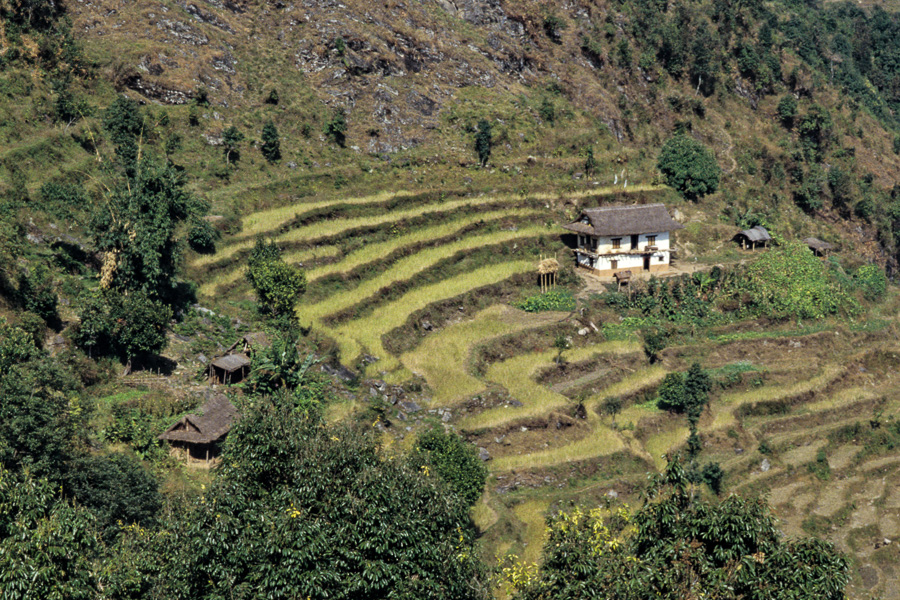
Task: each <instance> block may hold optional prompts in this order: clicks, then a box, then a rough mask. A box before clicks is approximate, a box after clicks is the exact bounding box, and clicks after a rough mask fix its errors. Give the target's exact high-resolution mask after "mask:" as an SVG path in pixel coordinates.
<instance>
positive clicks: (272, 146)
mask: <svg viewBox="0 0 900 600" xmlns="http://www.w3.org/2000/svg"><path fill="white" fill-rule="evenodd" d="M262 142H263V144H262V146H260V148H259V150H260V152H262V155H263V156H264V157H265V158H266V160H267V161H269V162H270V163H274V162H275V161H277V160H278V159H280V158H281V141H280V139H279V137H278V129H277V128H276V127H275V124H274V123H272V121H268V122H266V124H265V125H264V126H263V130H262Z"/></svg>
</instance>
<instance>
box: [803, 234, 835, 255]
mask: <svg viewBox="0 0 900 600" xmlns="http://www.w3.org/2000/svg"><path fill="white" fill-rule="evenodd" d="M803 243H804V244H806V245H807V246H808V247H809V249H810V250H814V251H816V252H824V251H826V250H834V244H829V243H828V242H823V241H822V240H820V239H819V238H814V237H808V238H806V239H805V240H803Z"/></svg>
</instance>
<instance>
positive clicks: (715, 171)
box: [657, 134, 721, 200]
mask: <svg viewBox="0 0 900 600" xmlns="http://www.w3.org/2000/svg"><path fill="white" fill-rule="evenodd" d="M657 167H658V168H659V170H660V171H661V172H662V174H663V175H664V176H665V178H666V183H667V184H668V185H670V186H672V187H673V188H675V189H676V190H678V191H679V192H680V193H681V195H682V196H684V197H685V198H688V199H690V200H697V199H698V198H701V197H702V196H705V195H707V194H711V193H713V192H715V191H716V190H717V189H718V187H719V175H720V173H721V169H720V168H719V165H718V164H716V159H715V157H714V156H713V154H712V152H710V150H709V149H708V148H707V147H706V146H704V145H703V144H701V143H700V142H698V141H697V140H695V139H693V138H691V137H688V136H687V135H684V134H679V135H676V136H674V137H671V138H669V139H668V140H667V141H666V143H665V144H663V147H662V149H661V150H660V152H659V161H658V162H657Z"/></svg>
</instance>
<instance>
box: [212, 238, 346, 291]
mask: <svg viewBox="0 0 900 600" xmlns="http://www.w3.org/2000/svg"><path fill="white" fill-rule="evenodd" d="M339 253H340V248H338V247H337V246H318V247H316V248H311V249H305V250H298V251H294V252H285V253H284V259H285V260H286V261H287V262H289V263H301V262H306V261H310V260H316V259H320V258H330V257H333V256H337V255H338V254H339ZM243 276H244V265H243V264H242V263H238V264H235V265H234V266H233V268H231V269H227V270H225V269H222V270H217V271H215V272H214V274H213V275H209V274H207V275H205V276H204V283H203V284H202V285H201V286H200V288H199V289H198V293H199V294H200V295H201V296H213V295H215V294H216V292H217V290H218V288H219V287H221V286H228V285H232V284H233V283H234V282H236V281H237V280H239V279H240V278H241V277H243Z"/></svg>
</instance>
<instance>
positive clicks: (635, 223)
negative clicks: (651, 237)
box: [563, 204, 684, 237]
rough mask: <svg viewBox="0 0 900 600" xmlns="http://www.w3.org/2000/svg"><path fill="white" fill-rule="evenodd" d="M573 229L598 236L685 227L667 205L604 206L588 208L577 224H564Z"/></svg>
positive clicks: (657, 231)
mask: <svg viewBox="0 0 900 600" xmlns="http://www.w3.org/2000/svg"><path fill="white" fill-rule="evenodd" d="M563 227H565V228H566V229H568V230H569V231H575V232H577V233H583V234H587V235H596V236H607V237H608V236H614V235H621V236H626V235H639V234H642V233H644V234H646V233H662V232H663V231H674V230H676V229H683V228H684V225H682V224H681V223H679V222H678V221H676V220H675V219H673V218H672V217H670V216H669V211H668V210H666V206H665V205H664V204H640V205H634V206H602V207H600V208H586V209H584V210H583V211H582V213H581V216H580V217H579V218H578V220H577V221H575V222H574V223H569V224H568V225H563Z"/></svg>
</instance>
